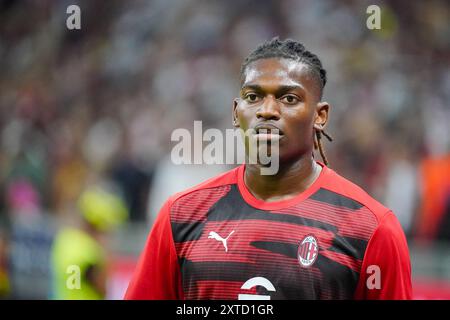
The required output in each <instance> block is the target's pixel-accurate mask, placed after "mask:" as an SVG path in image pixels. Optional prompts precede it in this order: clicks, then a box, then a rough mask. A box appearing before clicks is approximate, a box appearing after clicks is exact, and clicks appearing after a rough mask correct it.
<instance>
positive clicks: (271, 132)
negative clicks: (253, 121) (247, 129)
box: [253, 124, 284, 140]
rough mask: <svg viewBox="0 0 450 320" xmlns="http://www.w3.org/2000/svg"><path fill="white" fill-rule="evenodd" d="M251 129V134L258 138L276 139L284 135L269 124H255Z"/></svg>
mask: <svg viewBox="0 0 450 320" xmlns="http://www.w3.org/2000/svg"><path fill="white" fill-rule="evenodd" d="M253 130H254V133H253V134H254V135H255V137H256V138H257V139H258V140H278V139H281V138H282V137H283V136H284V134H283V132H282V131H281V130H280V129H279V128H278V127H276V126H274V125H269V124H264V125H257V126H255V127H254V128H253Z"/></svg>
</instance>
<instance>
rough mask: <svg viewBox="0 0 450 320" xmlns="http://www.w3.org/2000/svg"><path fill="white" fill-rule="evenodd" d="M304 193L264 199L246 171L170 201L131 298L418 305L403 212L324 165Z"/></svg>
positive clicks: (146, 251) (151, 238)
mask: <svg viewBox="0 0 450 320" xmlns="http://www.w3.org/2000/svg"><path fill="white" fill-rule="evenodd" d="M321 165H322V167H323V170H322V171H321V174H320V176H319V177H318V178H317V179H316V181H315V182H314V183H313V185H312V186H311V187H309V188H308V189H307V190H306V191H304V192H303V193H301V194H299V195H298V196H296V197H294V198H291V199H288V200H282V201H276V202H265V201H262V200H259V199H257V198H255V197H254V196H253V195H252V194H251V193H250V192H249V190H248V189H247V187H246V186H245V183H244V171H245V165H242V166H240V167H238V168H236V169H234V170H231V171H229V172H227V173H224V174H222V175H220V176H218V177H215V178H213V179H210V180H208V181H206V182H204V183H202V184H200V185H198V186H196V187H194V188H191V189H189V190H187V191H185V192H181V193H178V194H176V195H174V196H172V197H170V198H169V199H168V200H167V201H166V203H165V204H164V206H163V207H162V209H161V211H160V213H159V216H158V218H157V221H156V222H155V225H154V226H153V229H152V231H151V233H150V235H149V237H148V240H147V243H146V246H145V248H144V251H143V253H142V255H141V257H140V260H139V262H138V266H137V268H136V271H135V274H134V277H133V279H132V280H131V282H130V285H129V287H128V290H127V293H126V295H125V298H126V299H410V298H411V295H412V288H411V265H410V258H409V253H408V247H407V243H406V239H405V236H404V233H403V231H402V228H401V226H400V224H399V223H398V221H397V219H396V217H395V216H394V214H393V213H392V212H391V211H390V210H389V209H387V208H385V207H384V206H383V205H381V204H380V203H378V202H377V201H376V200H374V199H373V198H371V197H370V196H369V195H368V194H367V193H365V192H364V191H363V190H362V189H361V188H359V187H358V186H356V185H355V184H353V183H351V182H349V181H348V180H346V179H344V178H343V177H341V176H339V175H338V174H337V173H336V172H334V171H333V170H331V169H329V168H327V167H326V166H324V165H323V164H321Z"/></svg>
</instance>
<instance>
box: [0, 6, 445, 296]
mask: <svg viewBox="0 0 450 320" xmlns="http://www.w3.org/2000/svg"><path fill="white" fill-rule="evenodd" d="M71 4H77V5H79V6H80V8H81V27H82V28H81V30H68V29H67V28H66V18H67V17H68V14H66V8H67V7H68V6H69V5H71ZM370 4H377V5H379V6H380V7H381V8H382V28H381V30H378V31H377V30H368V29H367V28H366V19H367V17H368V15H367V14H366V8H367V6H368V5H370ZM275 35H279V36H280V37H281V38H286V37H291V38H293V39H297V40H300V41H302V42H303V43H304V44H305V45H306V46H307V48H309V49H310V50H312V51H313V52H316V53H318V55H319V57H320V58H321V59H322V61H323V63H324V65H325V68H326V70H327V71H328V76H329V81H328V84H327V87H326V88H325V99H326V100H327V101H329V102H330V103H331V104H332V106H333V107H334V108H333V109H332V113H331V122H330V125H329V130H328V131H329V132H330V133H331V134H332V135H333V136H334V138H335V141H334V142H333V143H329V144H327V145H326V149H327V151H328V156H329V159H330V162H331V166H332V168H333V169H335V170H337V171H338V172H340V173H341V174H343V175H344V176H346V177H348V178H350V179H352V180H353V181H355V182H356V183H358V184H359V185H361V186H363V187H364V188H365V189H366V190H367V191H368V192H369V193H371V194H372V195H373V196H375V198H377V199H378V200H380V201H382V202H384V203H385V204H386V205H387V206H389V207H390V208H392V209H393V210H394V212H395V213H396V214H397V216H398V218H399V220H400V221H401V224H402V226H403V228H404V230H405V233H406V234H407V237H408V241H409V246H410V251H411V258H412V267H413V281H414V283H413V284H414V297H415V298H416V299H443V298H446V299H450V152H449V151H450V126H449V123H450V105H449V101H450V4H449V2H448V1H446V0H442V1H439V0H431V1H407V0H396V1H356V0H354V1H352V0H347V1H331V0H320V1H319V0H306V1H294V0H284V1H275V0H273V1H256V0H243V1H237V0H229V1H216V0H212V1H210V0H208V1H206V0H150V1H125V0H124V1H119V0H114V1H111V0H110V1H100V0H86V1H75V0H69V1H63V0H60V1H56V0H55V1H51V0H34V1H32V0H28V1H14V0H0V145H1V149H0V174H1V175H0V194H1V198H0V297H2V298H13V299H24V298H33V299H47V298H51V297H52V281H51V280H52V277H51V250H52V249H51V248H52V244H53V241H54V238H55V235H56V233H57V231H58V230H60V229H61V227H63V226H68V225H72V224H74V223H75V221H76V220H77V219H78V217H79V216H80V214H79V207H78V206H77V199H78V198H79V196H80V194H81V193H82V192H83V191H84V190H86V189H87V188H89V187H91V186H95V185H99V184H102V185H105V184H107V185H109V186H113V188H114V189H115V190H118V192H119V193H120V195H121V196H122V197H123V199H124V201H125V204H126V207H127V210H128V213H129V218H128V220H127V221H126V222H125V223H122V224H121V225H120V226H119V228H117V229H116V230H115V231H114V232H112V233H110V234H109V235H108V237H107V238H106V239H105V241H104V244H103V245H104V248H105V249H106V252H107V270H108V273H107V282H106V283H107V287H106V298H107V299H120V298H121V297H122V295H123V293H124V290H125V288H126V286H127V283H128V280H129V277H130V274H131V272H132V271H133V267H134V264H135V262H136V258H137V255H138V253H139V252H140V250H141V249H142V247H143V245H144V241H145V238H146V236H147V233H148V231H149V229H150V227H151V224H152V222H153V220H154V216H155V214H156V213H157V211H158V209H159V207H160V206H161V204H162V202H163V201H164V200H165V199H166V197H167V196H169V195H170V194H172V193H174V192H176V191H179V190H181V189H184V188H187V187H189V186H191V185H194V184H196V183H197V182H200V181H202V180H204V179H206V178H208V177H210V176H213V175H215V174H217V173H218V172H221V171H224V170H227V169H229V168H231V167H228V166H220V165H213V166H206V165H205V166H202V165H195V166H181V167H180V166H175V165H173V164H171V162H170V151H171V148H172V147H173V145H174V144H173V143H172V142H171V141H170V136H171V132H172V130H174V129H176V128H187V129H192V128H193V121H194V120H202V121H203V128H204V129H205V128H208V127H214V128H220V129H222V130H224V129H226V128H232V126H231V105H232V104H231V103H232V99H233V98H234V97H235V96H236V95H237V94H238V73H239V66H240V63H241V62H242V60H243V58H244V57H245V56H246V55H247V54H248V53H249V52H250V50H252V49H253V48H254V47H255V46H256V45H257V44H258V43H260V42H261V41H264V40H266V39H269V38H271V37H273V36H275Z"/></svg>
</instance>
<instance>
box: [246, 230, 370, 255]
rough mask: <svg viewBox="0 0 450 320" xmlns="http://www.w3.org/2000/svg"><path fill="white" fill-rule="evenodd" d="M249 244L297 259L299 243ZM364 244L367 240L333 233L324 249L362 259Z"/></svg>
mask: <svg viewBox="0 0 450 320" xmlns="http://www.w3.org/2000/svg"><path fill="white" fill-rule="evenodd" d="M251 245H252V246H254V247H255V248H258V249H263V250H267V251H270V252H274V253H279V254H282V255H284V256H286V257H289V258H294V259H297V251H298V246H299V244H290V243H285V242H272V241H253V242H251ZM366 246H367V241H364V240H359V239H354V238H348V237H342V236H338V235H335V237H334V239H333V242H332V245H331V247H329V248H324V249H326V250H329V251H333V252H338V253H342V254H345V255H347V256H350V257H352V258H355V259H358V260H362V259H363V258H364V252H365V250H366Z"/></svg>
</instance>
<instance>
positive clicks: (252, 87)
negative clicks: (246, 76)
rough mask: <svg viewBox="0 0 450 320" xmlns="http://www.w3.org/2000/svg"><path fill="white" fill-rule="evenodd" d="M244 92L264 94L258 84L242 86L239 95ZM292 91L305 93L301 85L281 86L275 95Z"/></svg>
mask: <svg viewBox="0 0 450 320" xmlns="http://www.w3.org/2000/svg"><path fill="white" fill-rule="evenodd" d="M244 90H251V91H256V92H264V91H265V90H264V88H263V87H262V86H260V85H258V84H244V85H243V86H242V88H241V93H242V92H243V91H244ZM294 90H301V91H302V92H304V91H305V88H303V86H301V85H281V86H279V87H278V88H277V89H276V91H275V93H276V94H283V93H285V92H289V91H294Z"/></svg>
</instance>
